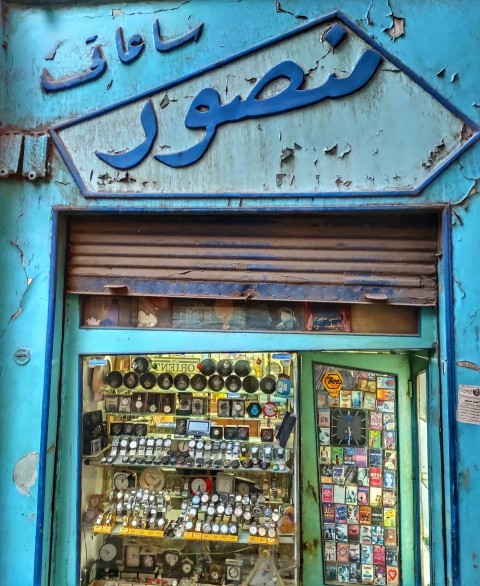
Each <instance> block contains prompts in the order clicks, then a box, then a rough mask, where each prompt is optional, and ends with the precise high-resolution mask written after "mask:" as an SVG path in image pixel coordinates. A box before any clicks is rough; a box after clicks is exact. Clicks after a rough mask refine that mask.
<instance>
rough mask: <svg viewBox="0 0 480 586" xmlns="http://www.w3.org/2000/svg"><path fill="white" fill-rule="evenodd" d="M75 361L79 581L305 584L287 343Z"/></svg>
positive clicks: (292, 358)
mask: <svg viewBox="0 0 480 586" xmlns="http://www.w3.org/2000/svg"><path fill="white" fill-rule="evenodd" d="M82 367H83V368H82V387H83V388H82V437H81V448H82V466H81V505H80V506H81V511H80V515H81V527H80V531H81V536H80V540H79V543H80V548H81V552H80V565H81V572H82V576H85V575H87V576H88V579H87V580H86V583H88V584H92V585H93V586H104V585H105V584H107V583H108V584H109V586H117V584H123V583H124V581H126V580H128V583H142V584H143V583H161V584H165V585H169V586H174V585H179V586H187V585H192V586H193V585H204V586H208V585H218V586H220V585H223V584H233V585H235V584H250V585H251V586H262V585H264V586H269V585H270V584H273V583H275V584H277V586H281V585H282V584H284V585H285V586H296V585H298V584H300V576H299V567H298V564H297V563H296V562H295V561H293V560H298V559H299V555H298V553H299V543H298V536H299V535H300V532H299V527H298V519H297V516H296V511H297V510H298V502H297V494H298V479H297V468H298V466H297V458H298V448H297V435H296V421H297V414H298V413H297V409H298V407H297V395H298V393H297V380H296V371H297V356H296V355H295V354H285V353H282V354H275V353H242V354H228V353H216V354H209V353H202V354H182V355H179V354H148V355H116V356H84V357H83V359H82Z"/></svg>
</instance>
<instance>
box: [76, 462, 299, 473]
mask: <svg viewBox="0 0 480 586" xmlns="http://www.w3.org/2000/svg"><path fill="white" fill-rule="evenodd" d="M85 464H89V465H93V466H103V467H109V466H115V467H118V468H160V469H161V470H163V471H164V472H179V471H181V470H191V471H194V470H208V471H212V472H225V471H227V472H244V473H247V472H258V473H261V474H262V473H264V474H267V473H269V474H292V470H291V469H290V468H285V469H284V470H274V469H273V468H272V467H270V468H259V467H252V468H244V467H243V466H241V465H240V466H239V467H238V468H232V467H231V466H230V467H215V466H213V467H206V466H181V465H180V466H170V465H163V464H159V463H156V462H155V461H154V462H148V463H146V462H143V463H142V464H138V463H135V462H117V461H115V462H98V461H87V460H85Z"/></svg>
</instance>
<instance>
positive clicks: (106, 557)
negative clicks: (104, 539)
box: [98, 543, 117, 562]
mask: <svg viewBox="0 0 480 586" xmlns="http://www.w3.org/2000/svg"><path fill="white" fill-rule="evenodd" d="M98 555H99V556H100V559H101V560H103V561H104V562H111V561H112V560H113V559H115V557H116V555H117V548H116V547H115V545H114V544H113V543H105V544H104V545H102V547H101V548H100V551H99V552H98Z"/></svg>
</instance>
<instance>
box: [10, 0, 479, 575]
mask: <svg viewBox="0 0 480 586" xmlns="http://www.w3.org/2000/svg"><path fill="white" fill-rule="evenodd" d="M277 6H278V4H277ZM280 6H281V8H282V10H281V11H279V10H276V4H275V2H273V1H272V0H268V1H263V0H243V1H239V2H227V1H221V0H217V1H214V0H210V1H209V0H201V1H200V0H196V1H193V0H192V1H190V2H185V3H181V2H163V1H159V2H156V3H140V2H130V3H128V4H102V5H99V6H97V5H95V4H94V3H93V2H89V3H82V4H78V5H76V4H74V3H66V4H60V3H59V4H57V3H53V2H52V3H49V2H37V3H35V2H25V3H23V4H22V5H20V4H13V3H12V4H11V3H9V2H3V4H2V23H1V25H0V26H1V34H2V43H3V48H2V59H1V60H0V79H1V82H0V104H1V105H0V121H1V126H0V134H1V133H2V132H3V131H4V130H9V129H14V130H18V131H21V132H24V133H28V132H31V131H39V132H44V131H45V129H46V128H48V127H49V126H50V125H52V124H56V123H59V122H61V121H64V120H68V119H71V118H73V117H75V116H78V115H81V114H84V113H87V112H90V111H92V110H95V109H97V108H98V107H101V106H108V105H111V104H114V103H115V102H117V101H119V100H121V99H123V98H125V97H129V96H133V95H135V94H137V93H139V92H141V91H146V90H148V89H150V88H151V87H154V86H158V85H160V84H161V83H164V82H167V81H169V80H171V79H175V78H177V77H179V76H181V75H186V74H188V73H191V72H194V71H196V70H198V69H200V68H202V67H204V66H206V65H208V64H210V63H214V62H216V61H218V60H220V59H222V58H226V57H228V56H230V55H232V54H234V53H237V52H239V51H242V50H244V49H247V48H248V47H249V46H251V44H252V43H255V44H256V43H260V42H262V41H265V40H267V39H270V38H272V37H275V36H277V35H280V34H282V33H284V32H287V31H290V30H292V29H293V28H295V27H298V26H301V25H303V24H305V22H308V19H314V18H318V17H321V16H322V15H324V14H325V13H328V12H330V11H332V10H336V9H340V10H342V11H343V12H344V13H345V14H346V15H347V16H348V17H349V18H350V19H351V20H352V21H354V22H355V23H356V24H357V25H358V26H359V27H360V28H361V29H362V30H363V31H365V32H366V33H367V34H368V35H372V36H374V38H375V40H376V42H378V43H380V44H381V45H382V46H384V47H385V48H386V49H387V50H388V51H389V52H391V53H392V54H393V55H394V56H396V57H397V58H399V59H400V60H401V61H402V62H403V63H404V64H405V65H406V66H408V67H410V68H411V69H412V70H413V71H414V72H416V74H417V75H419V76H420V77H421V78H423V79H424V80H425V81H426V82H427V83H429V84H430V85H431V86H433V87H434V88H435V89H436V90H437V91H438V92H439V93H440V94H442V95H443V96H444V97H445V98H447V99H448V100H450V101H451V103H452V104H453V105H454V106H455V107H456V108H458V109H459V110H460V111H461V112H463V113H464V114H465V115H466V116H468V117H469V118H470V119H472V120H473V121H474V122H476V123H477V124H478V123H480V108H479V107H478V106H477V102H478V103H479V104H480V87H479V82H478V80H479V79H480V76H479V65H478V55H479V54H480V26H479V25H480V11H479V10H478V8H476V7H475V5H474V4H472V2H470V1H467V0H445V1H443V2H435V1H433V0H422V1H421V2H420V1H418V2H417V1H412V0H409V1H407V0H391V1H390V2H387V1H383V0H373V2H371V1H370V0H355V1H354V0H350V1H348V0H341V1H340V0H339V1H337V2H335V1H327V0H321V1H320V0H318V1H317V2H314V3H312V2H308V1H307V0H297V1H293V0H284V1H282V2H280ZM391 10H393V12H394V13H395V14H396V15H397V16H399V17H402V18H405V35H404V36H402V37H400V38H398V39H397V40H396V41H395V42H393V41H392V39H391V38H390V36H389V35H388V34H386V33H385V32H384V29H385V28H388V27H390V26H391V24H392V20H391V16H390V14H391ZM295 15H297V16H295ZM299 16H305V17H306V19H304V18H299ZM189 17H190V19H189ZM155 18H158V19H159V20H160V22H161V25H162V30H164V31H165V34H166V35H169V36H170V35H171V36H173V35H176V34H181V33H182V32H185V30H186V29H187V28H189V27H190V26H193V25H194V24H197V23H199V22H204V23H205V30H204V33H203V35H202V38H201V40H200V41H199V43H198V44H196V45H189V46H186V47H185V48H184V49H182V50H181V51H179V52H172V53H169V54H165V55H158V54H155V52H154V51H152V47H151V46H150V47H147V49H146V51H145V53H144V55H142V57H140V59H139V60H138V61H137V62H136V63H134V64H132V65H131V66H125V65H122V64H121V63H120V62H119V61H118V58H117V57H116V49H115V44H114V38H115V31H116V29H117V27H118V26H123V27H125V32H126V35H130V34H133V33H134V32H136V31H137V30H139V31H141V32H142V34H145V36H146V38H150V32H151V26H152V22H153V20H154V19H155ZM94 34H97V35H98V37H99V42H101V43H102V44H103V45H104V53H105V57H106V58H107V60H108V71H107V73H106V74H105V75H104V76H103V77H102V79H101V80H99V81H97V82H93V83H91V84H87V85H85V86H83V87H79V88H76V89H73V90H69V91H66V92H59V93H57V94H53V95H45V94H44V93H43V92H42V90H41V86H40V75H41V72H42V69H43V68H44V67H47V68H48V69H50V70H52V71H55V72H57V73H58V74H61V73H62V72H64V73H68V72H72V71H78V70H79V69H83V68H84V67H85V66H86V65H87V64H88V63H89V59H88V55H89V53H88V51H86V49H85V44H84V41H85V38H87V37H88V36H91V35H94ZM60 41H61V44H60V45H59V46H58V48H57V51H56V55H55V58H54V60H53V61H52V60H45V57H46V56H48V54H49V53H51V52H52V50H53V49H54V48H55V47H56V46H57V42H60ZM444 68H445V73H444V75H443V76H441V77H439V76H438V75H437V74H438V72H440V71H441V70H442V69H444ZM455 74H456V75H455ZM366 107H367V105H365V108H366ZM358 111H359V114H361V112H362V105H361V104H360V106H359V107H358ZM420 114H421V113H420ZM439 123H440V121H439ZM419 128H420V127H419ZM357 138H358V137H357ZM411 140H412V143H415V142H416V141H420V140H422V136H421V128H420V129H419V131H418V133H417V134H416V135H413V136H412V137H411ZM405 148H408V144H407V145H406V146H405ZM479 152H480V150H479V147H478V145H477V146H476V147H475V146H474V147H472V148H471V149H469V150H468V151H467V152H466V153H464V154H463V155H462V156H461V157H460V159H459V160H458V161H457V162H455V163H453V164H452V165H451V166H450V167H449V168H448V169H446V170H445V171H444V172H443V173H442V174H441V175H440V176H439V177H437V178H436V179H435V181H434V182H433V183H431V185H429V186H428V187H427V188H426V189H425V191H424V192H423V193H422V194H421V195H420V196H419V197H416V198H411V197H408V196H404V197H399V198H385V197H381V196H378V197H377V196H375V197H369V198H356V199H353V198H337V197H332V198H328V199H325V198H322V197H320V196H316V197H304V198H300V199H297V198H291V199H283V198H282V199H275V198H271V199H270V200H269V206H271V207H275V206H276V207H277V208H278V209H280V208H281V207H298V206H308V207H312V208H316V209H319V210H321V209H322V208H324V207H327V206H328V207H335V208H338V209H341V208H350V207H363V208H365V207H367V206H385V205H386V206H411V205H414V206H434V205H435V206H436V205H440V206H443V205H446V204H452V244H453V277H454V283H453V291H454V305H453V306H452V308H453V310H454V311H453V313H454V334H455V347H454V355H453V362H455V363H457V364H453V363H452V361H448V362H447V358H449V354H448V344H449V342H450V341H451V339H452V338H451V335H450V334H449V332H448V330H447V328H446V327H445V322H444V321H443V320H444V317H445V315H446V314H448V307H449V306H448V303H449V301H448V296H446V291H445V287H444V285H443V284H442V286H441V290H440V294H441V300H440V301H441V302H440V310H441V311H440V317H441V321H440V333H441V348H440V355H439V363H440V365H441V368H442V373H443V374H442V380H441V383H442V407H443V410H442V416H443V419H444V423H445V424H446V425H445V427H444V437H443V446H444V466H445V486H444V487H443V488H444V492H445V499H446V503H447V508H446V511H445V516H446V523H447V528H448V527H449V524H450V522H451V520H452V519H453V520H454V522H455V523H456V525H455V527H454V529H455V531H456V532H458V536H459V547H458V550H457V551H456V552H455V553H456V554H457V560H458V565H459V571H457V570H456V567H457V566H456V562H455V558H454V561H453V565H452V563H451V562H450V554H451V552H450V551H449V549H448V547H447V556H446V558H447V562H448V564H447V565H448V568H447V571H448V577H449V581H450V583H452V584H462V585H470V584H476V583H479V582H480V577H479V571H480V569H479V568H478V565H479V557H478V556H479V555H480V551H479V550H478V549H477V548H476V545H477V544H478V543H479V537H480V535H479V534H480V531H479V527H480V523H479V522H480V518H479V517H480V512H479V511H480V509H479V507H478V502H477V500H478V498H477V495H478V494H480V472H479V466H480V461H479V460H478V456H477V452H478V450H476V449H474V447H475V446H476V445H477V443H478V439H479V428H478V427H477V426H475V425H468V424H461V423H459V424H457V425H456V426H455V429H449V428H448V425H447V424H448V422H449V421H450V422H451V421H452V413H451V408H452V405H453V404H454V401H453V402H452V401H450V403H449V398H450V397H451V396H452V394H453V395H455V393H456V391H457V386H458V385H459V384H480V380H479V379H480V376H479V372H480V366H479V365H480V356H479V345H480V342H479V340H480V312H479V310H478V299H479V293H480V291H479V289H480V280H479V277H478V261H477V254H476V252H477V251H478V250H479V249H480V232H479V230H478V224H479V222H480V204H479V201H478V194H477V191H476V189H477V185H478V180H479V178H480V169H479V167H480V165H479V156H478V155H479ZM392 156H398V153H395V152H393V151H392ZM379 171H380V170H379ZM0 205H1V210H2V213H1V216H0V234H1V237H2V254H1V257H0V267H1V274H2V275H4V284H3V286H2V288H1V293H0V344H1V352H0V357H1V358H0V372H1V377H2V392H1V393H0V438H1V443H0V445H1V446H2V449H1V451H0V460H1V467H0V469H1V470H2V480H1V482H0V502H1V503H2V506H1V509H0V510H1V513H0V527H1V528H2V538H1V546H0V571H1V573H2V579H1V582H2V584H5V585H6V586H9V585H10V584H22V585H23V584H25V585H27V584H33V583H34V575H35V569H34V559H35V551H36V550H37V552H38V551H39V549H38V547H39V544H40V543H41V541H42V532H43V529H44V527H43V526H39V519H38V515H39V513H41V510H42V507H43V486H42V485H41V484H39V479H41V478H42V475H41V474H40V476H39V464H38V459H40V462H41V463H43V464H46V466H47V470H48V471H50V472H51V470H52V466H53V461H54V457H55V449H56V442H57V438H56V431H55V417H56V405H57V389H58V379H59V366H60V365H59V356H60V354H59V347H60V342H61V339H60V333H61V332H60V330H59V328H58V325H59V324H60V323H61V309H62V301H61V296H58V299H57V305H56V306H55V307H54V306H53V304H52V300H53V299H54V298H55V291H56V289H55V283H54V279H55V275H54V274H53V272H52V265H51V259H52V253H54V252H55V250H54V248H55V247H54V243H53V241H52V235H53V234H54V232H55V229H54V223H53V221H54V216H55V214H54V213H53V209H54V208H57V209H58V210H60V209H66V208H68V209H71V208H74V209H80V208H83V209H89V210H96V209H112V208H116V209H130V210H132V209H148V208H151V209H152V210H155V211H161V210H163V209H168V210H171V209H174V208H179V209H184V208H195V207H198V208H200V207H201V208H211V209H223V208H224V207H226V206H227V205H228V207H229V209H230V210H235V209H238V210H241V209H248V208H253V209H257V208H258V209H259V208H261V207H262V205H263V204H262V201H261V199H258V198H251V199H249V200H243V199H242V198H241V197H240V196H233V197H229V198H228V199H227V198H224V197H221V196H219V197H215V198H210V199H208V201H202V200H201V199H195V200H192V201H189V200H188V199H187V198H183V197H182V198H172V197H169V198H164V199H162V200H152V199H142V198H139V199H137V200H135V201H131V200H128V201H125V200H121V199H111V200H109V201H105V200H102V199H100V200H88V201H87V200H85V198H84V197H83V196H82V195H81V194H80V192H79V190H78V188H77V186H76V184H75V183H74V181H73V179H72V176H71V175H70V173H69V172H68V170H67V168H66V167H65V165H64V163H63V161H62V160H61V158H60V157H59V155H58V153H56V152H54V151H53V152H52V153H51V171H50V174H49V176H48V178H47V179H46V180H39V181H37V182H35V183H31V182H29V181H27V180H24V179H22V178H21V177H18V176H16V177H11V178H9V179H0ZM52 246H53V249H52ZM60 248H61V246H60ZM60 253H62V250H60ZM61 258H62V254H60V259H61ZM59 272H60V273H61V271H59ZM60 285H61V283H60ZM55 311H56V312H57V314H56V316H57V317H56V325H57V329H56V338H55V340H54V343H53V341H52V338H51V335H50V334H51V326H52V323H53V322H54V321H55V320H54V317H55ZM20 347H27V348H28V349H29V350H30V353H31V359H30V361H29V362H28V364H26V365H24V366H19V365H17V364H16V363H15V362H14V360H13V354H14V351H15V350H17V349H18V348H20ZM458 363H461V364H458ZM50 367H52V368H51V370H50ZM450 374H451V375H453V376H449V375H450ZM50 385H51V388H52V399H51V404H50V405H49V404H48V400H47V398H48V395H47V389H48V388H49V386H50ZM449 409H450V411H449ZM49 413H50V417H51V426H50V430H49V433H48V437H46V436H42V435H41V420H42V418H44V419H45V418H47V417H48V414H49ZM453 419H454V416H453ZM452 434H453V435H452ZM450 451H452V453H451V454H450ZM451 455H452V461H453V462H455V463H456V471H455V468H454V469H453V472H454V474H453V473H452V477H450V476H449V474H450V456H451ZM50 472H49V473H50ZM47 480H48V475H47ZM450 482H452V483H455V486H456V488H457V489H458V509H457V508H455V506H454V505H455V503H450V500H449V495H450V488H449V484H450ZM47 484H48V482H47ZM439 488H440V487H439ZM47 500H48V499H47ZM47 513H48V509H47ZM452 513H453V516H452ZM435 514H436V515H442V514H443V513H442V511H436V512H435ZM472 519H473V520H474V522H472ZM45 522H46V523H47V525H48V524H49V522H50V520H49V518H48V514H47V516H46V518H45ZM447 541H448V539H447ZM452 568H453V570H452ZM37 576H38V573H37ZM442 580H443V577H439V578H438V581H437V584H439V585H440V584H443V582H442ZM37 583H39V582H37ZM405 586H410V585H405Z"/></svg>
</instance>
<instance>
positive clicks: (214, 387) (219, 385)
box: [208, 374, 225, 393]
mask: <svg viewBox="0 0 480 586" xmlns="http://www.w3.org/2000/svg"><path fill="white" fill-rule="evenodd" d="M224 384H225V383H224V380H223V378H222V377H221V376H220V375H219V374H214V375H213V376H211V377H210V378H209V379H208V388H209V389H210V390H211V391H214V392H216V393H218V392H219V391H221V390H222V389H223V386H224Z"/></svg>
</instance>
